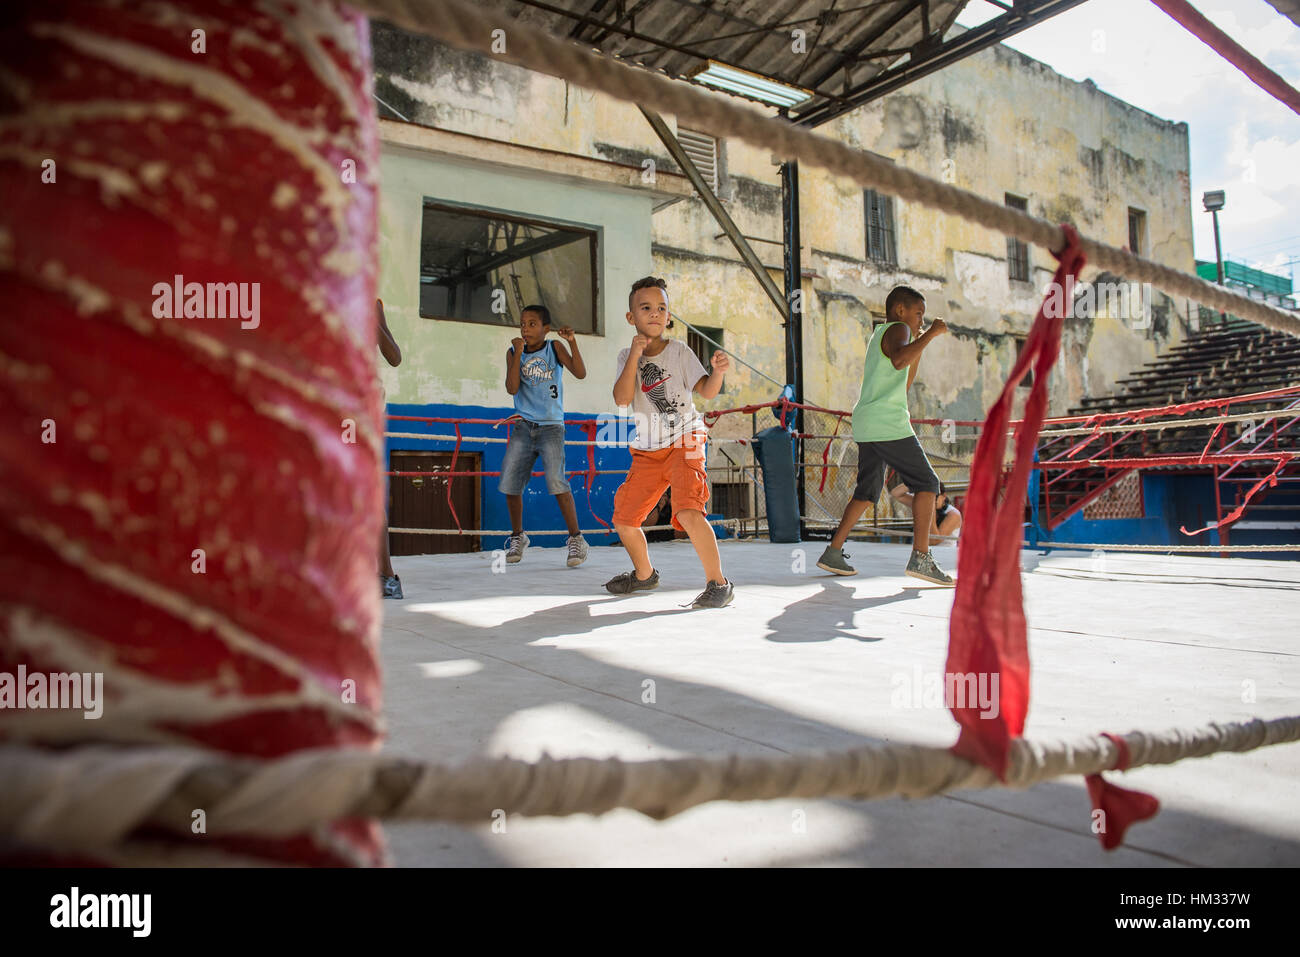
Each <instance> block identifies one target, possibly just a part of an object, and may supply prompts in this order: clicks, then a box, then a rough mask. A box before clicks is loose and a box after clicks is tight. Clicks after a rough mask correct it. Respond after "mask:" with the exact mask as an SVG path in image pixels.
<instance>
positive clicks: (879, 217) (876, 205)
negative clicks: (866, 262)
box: [863, 189, 898, 266]
mask: <svg viewBox="0 0 1300 957" xmlns="http://www.w3.org/2000/svg"><path fill="white" fill-rule="evenodd" d="M863 203H864V211H865V221H866V227H867V258H868V259H870V260H872V261H873V262H878V263H884V264H885V265H888V266H897V265H898V247H897V244H896V242H895V229H894V197H892V196H886V195H884V194H882V193H878V192H876V191H875V190H874V189H868V190H864V194H863Z"/></svg>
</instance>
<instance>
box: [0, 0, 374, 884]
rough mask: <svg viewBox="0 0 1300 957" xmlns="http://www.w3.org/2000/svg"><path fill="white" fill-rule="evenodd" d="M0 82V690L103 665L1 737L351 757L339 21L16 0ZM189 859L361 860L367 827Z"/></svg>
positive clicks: (370, 663)
mask: <svg viewBox="0 0 1300 957" xmlns="http://www.w3.org/2000/svg"><path fill="white" fill-rule="evenodd" d="M0 62H3V63H4V64H5V71H6V74H7V77H8V79H7V80H6V82H5V83H4V84H3V85H0V120H2V121H3V123H4V126H5V132H4V141H5V148H4V151H3V153H0V192H2V193H3V195H4V196H5V201H4V203H3V204H0V296H2V297H3V301H4V303H5V314H6V315H5V318H4V319H3V320H0V420H2V421H3V423H4V426H3V429H2V430H0V672H8V673H10V674H15V673H16V671H17V668H18V666H20V665H23V666H25V668H26V671H27V673H28V674H29V675H30V674H32V673H34V672H42V673H50V672H82V673H94V672H102V673H103V703H102V708H103V711H102V716H101V717H99V718H98V719H94V720H87V719H86V718H85V717H84V716H83V712H82V711H81V710H53V709H49V708H46V709H44V710H12V709H8V708H6V709H4V710H0V742H4V741H10V742H12V741H25V742H29V743H30V742H43V743H46V744H49V745H51V746H59V747H63V746H72V745H75V744H77V743H80V742H87V741H113V742H115V743H120V744H131V743H157V742H165V743H189V744H193V745H195V746H198V747H204V748H211V749H215V750H220V751H226V752H231V753H234V754H240V755H248V756H254V757H266V758H270V757H276V756H280V755H284V754H286V753H289V752H293V751H297V750H299V749H303V748H320V747H359V748H372V747H376V746H377V745H378V742H379V737H380V717H379V715H380V686H379V667H378V658H377V648H376V643H377V639H378V632H379V588H378V584H377V582H376V548H375V543H376V542H377V541H378V536H379V530H380V522H381V520H382V515H383V510H382V501H381V482H380V474H379V473H380V458H379V453H380V450H381V448H382V439H381V438H380V435H381V428H380V411H381V410H380V396H379V392H378V387H377V380H376V376H375V357H376V345H375V284H376V267H377V264H376V255H375V250H376V226H377V206H376V201H377V159H378V144H377V136H376V122H375V119H374V109H373V106H372V104H371V102H370V90H371V78H370V77H371V70H370V53H369V35H368V28H367V23H366V20H365V18H364V17H362V16H360V15H358V14H356V13H354V12H352V11H350V10H347V8H345V7H344V6H342V5H341V4H335V3H328V2H309V3H308V2H304V3H289V2H283V3H280V2H273V3H269V4H266V5H264V9H257V8H255V7H254V5H252V4H228V3H220V2H216V0H190V2H175V3H162V4H149V5H140V6H137V5H132V4H125V5H112V6H110V5H107V4H104V5H98V4H90V3H85V2H71V3H70V2H59V0H39V2H36V0H23V2H20V3H18V4H17V5H16V6H14V5H10V6H9V7H7V8H6V10H5V18H4V22H3V24H0ZM29 700H30V697H29ZM179 830H180V831H181V832H182V833H186V834H188V833H189V832H191V831H192V830H193V829H192V828H191V827H190V826H189V822H188V821H187V822H184V823H183V826H182V827H180V828H179ZM148 836H149V837H158V836H159V835H148ZM169 839H170V840H176V841H179V840H184V838H180V837H170V838H169ZM189 843H190V844H192V845H196V846H201V847H203V848H207V849H216V848H220V849H222V850H226V851H233V852H236V853H240V854H251V855H257V856H263V857H266V858H271V859H278V860H287V861H292V862H296V863H305V864H373V863H382V861H383V858H384V851H383V845H382V840H381V837H380V833H379V831H378V828H377V827H376V826H375V825H374V824H373V823H372V822H368V821H351V822H341V823H339V824H338V825H336V826H335V827H334V828H333V829H332V831H331V832H328V833H327V832H325V831H322V832H320V833H315V834H310V835H301V836H298V837H294V838H289V839H286V840H282V841H280V840H276V841H269V840H256V841H252V840H249V841H241V840H238V839H235V840H229V841H217V840H216V839H209V838H206V837H204V836H203V835H194V836H193V837H192V838H190V839H189Z"/></svg>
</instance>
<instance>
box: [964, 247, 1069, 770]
mask: <svg viewBox="0 0 1300 957" xmlns="http://www.w3.org/2000/svg"><path fill="white" fill-rule="evenodd" d="M1063 228H1064V230H1065V234H1066V240H1067V241H1066V247H1065V249H1064V250H1063V251H1062V252H1061V253H1059V254H1057V259H1058V260H1059V262H1060V266H1059V267H1058V268H1057V270H1056V275H1055V276H1054V277H1053V279H1052V285H1051V287H1050V288H1049V291H1048V293H1047V296H1046V298H1044V300H1043V304H1042V305H1041V306H1040V307H1039V309H1038V314H1037V315H1036V316H1035V317H1034V323H1033V325H1032V326H1031V327H1030V330H1029V335H1028V337H1027V338H1026V339H1025V345H1024V348H1023V349H1022V350H1021V352H1020V357H1019V358H1018V359H1017V360H1016V364H1015V365H1014V366H1013V367H1012V369H1011V374H1010V375H1009V376H1008V377H1007V381H1006V384H1005V385H1004V386H1003V387H1002V394H1001V395H1000V396H999V397H998V400H997V402H995V403H994V404H993V408H992V409H990V410H989V413H988V416H987V417H986V418H985V422H984V428H983V430H982V431H981V432H980V437H979V441H978V443H977V444H976V446H975V457H974V458H973V459H972V461H971V467H970V487H969V488H968V489H967V491H966V510H965V517H964V528H963V529H962V543H961V548H960V549H959V550H958V552H957V594H956V596H955V597H954V599H953V606H952V619H951V624H950V628H949V639H948V662H947V672H948V674H959V675H965V674H970V673H974V674H975V675H977V676H986V675H987V676H989V677H987V678H984V679H983V680H982V681H980V682H979V683H980V684H981V685H982V684H983V683H984V681H988V682H989V683H990V684H991V683H992V677H993V676H997V678H998V689H999V695H1000V699H1001V700H1000V701H999V705H998V709H997V713H996V715H993V716H985V714H984V711H983V710H982V709H981V708H980V706H979V702H978V701H964V702H962V703H961V705H960V706H958V703H957V702H955V701H954V702H950V705H949V707H950V710H951V711H952V714H953V717H954V718H956V719H957V723H958V724H959V725H960V726H961V735H960V737H959V738H958V740H957V743H956V744H955V745H954V746H953V751H954V753H956V754H958V755H959V756H961V757H964V758H967V759H968V760H971V761H977V762H979V763H980V764H983V765H985V766H987V767H989V768H991V769H992V770H993V771H994V772H996V773H997V775H998V777H999V778H1002V779H1004V780H1005V778H1006V764H1007V756H1008V753H1009V751H1010V747H1011V739H1012V738H1018V737H1020V735H1021V733H1022V732H1023V731H1024V727H1025V715H1026V713H1027V712H1028V710H1029V653H1028V649H1027V646H1026V639H1025V628H1026V626H1025V609H1024V598H1023V595H1022V593H1021V588H1020V542H1021V539H1022V538H1023V537H1024V536H1023V534H1022V532H1023V528H1022V525H1023V523H1024V514H1025V490H1026V488H1027V487H1028V484H1029V475H1030V473H1031V471H1032V462H1033V455H1034V447H1035V445H1036V444H1037V441H1038V430H1039V429H1040V428H1041V424H1042V421H1043V418H1044V417H1045V412H1046V409H1047V376H1048V373H1049V372H1050V371H1051V368H1052V366H1053V365H1054V364H1055V362H1056V355H1057V352H1058V351H1059V350H1060V345H1061V327H1062V324H1063V323H1064V321H1065V318H1064V317H1065V313H1066V311H1067V309H1066V307H1067V305H1068V303H1070V302H1072V301H1073V298H1074V283H1075V281H1076V280H1077V279H1078V276H1079V271H1080V270H1081V269H1082V268H1083V266H1084V261H1085V260H1084V255H1083V251H1082V250H1081V249H1080V246H1079V235H1078V233H1076V232H1075V231H1074V229H1073V228H1071V227H1069V226H1065V227H1063ZM1031 364H1032V365H1033V371H1034V384H1033V388H1032V389H1031V390H1030V393H1029V399H1028V401H1027V402H1026V403H1025V414H1024V418H1023V419H1022V420H1021V421H1020V422H1019V423H1018V424H1017V425H1016V432H1015V461H1014V464H1013V466H1012V468H1011V472H1010V475H1009V476H1008V478H1007V481H1006V483H1005V488H1004V489H1003V491H1002V495H1001V498H1000V500H999V486H1000V485H1001V484H1002V483H1001V478H1002V463H1003V460H1004V457H1005V452H1006V445H1007V423H1008V422H1010V420H1011V409H1012V406H1013V403H1014V400H1015V394H1016V388H1017V386H1019V384H1020V380H1021V379H1023V378H1024V377H1025V374H1026V373H1027V372H1029V369H1030V365H1031ZM977 680H978V679H977Z"/></svg>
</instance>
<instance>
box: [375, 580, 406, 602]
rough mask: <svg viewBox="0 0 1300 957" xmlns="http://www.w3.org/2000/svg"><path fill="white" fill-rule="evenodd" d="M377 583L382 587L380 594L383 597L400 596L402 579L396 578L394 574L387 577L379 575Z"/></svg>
mask: <svg viewBox="0 0 1300 957" xmlns="http://www.w3.org/2000/svg"><path fill="white" fill-rule="evenodd" d="M379 584H380V586H381V588H382V592H381V594H382V595H383V596H384V597H385V598H401V597H402V580H401V579H400V578H398V577H397V576H396V575H394V576H393V577H392V578H387V577H385V576H384V575H380V576H379Z"/></svg>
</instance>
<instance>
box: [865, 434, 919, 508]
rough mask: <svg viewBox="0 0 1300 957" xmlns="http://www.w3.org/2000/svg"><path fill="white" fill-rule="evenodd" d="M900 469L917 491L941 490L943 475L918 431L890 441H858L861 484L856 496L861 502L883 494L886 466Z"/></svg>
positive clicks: (901, 475)
mask: <svg viewBox="0 0 1300 957" xmlns="http://www.w3.org/2000/svg"><path fill="white" fill-rule="evenodd" d="M886 465H888V466H889V467H890V468H892V469H894V471H896V472H897V473H898V477H899V479H900V480H901V481H902V482H903V484H904V485H906V486H907V488H908V490H909V491H911V493H912V494H913V495H916V494H918V493H920V492H933V493H934V494H936V495H938V494H939V476H937V475H935V474H934V469H932V468H930V460H929V459H927V458H926V457H925V450H924V449H922V448H921V443H920V442H919V441H918V440H917V438H916V436H915V435H909V436H908V437H907V438H905V439H893V440H891V441H889V442H859V443H858V485H857V488H855V489H854V490H853V497H854V498H855V499H856V500H857V501H859V502H874V501H875V500H876V499H878V498H880V489H881V487H882V486H883V485H884V482H885V466H886Z"/></svg>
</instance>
